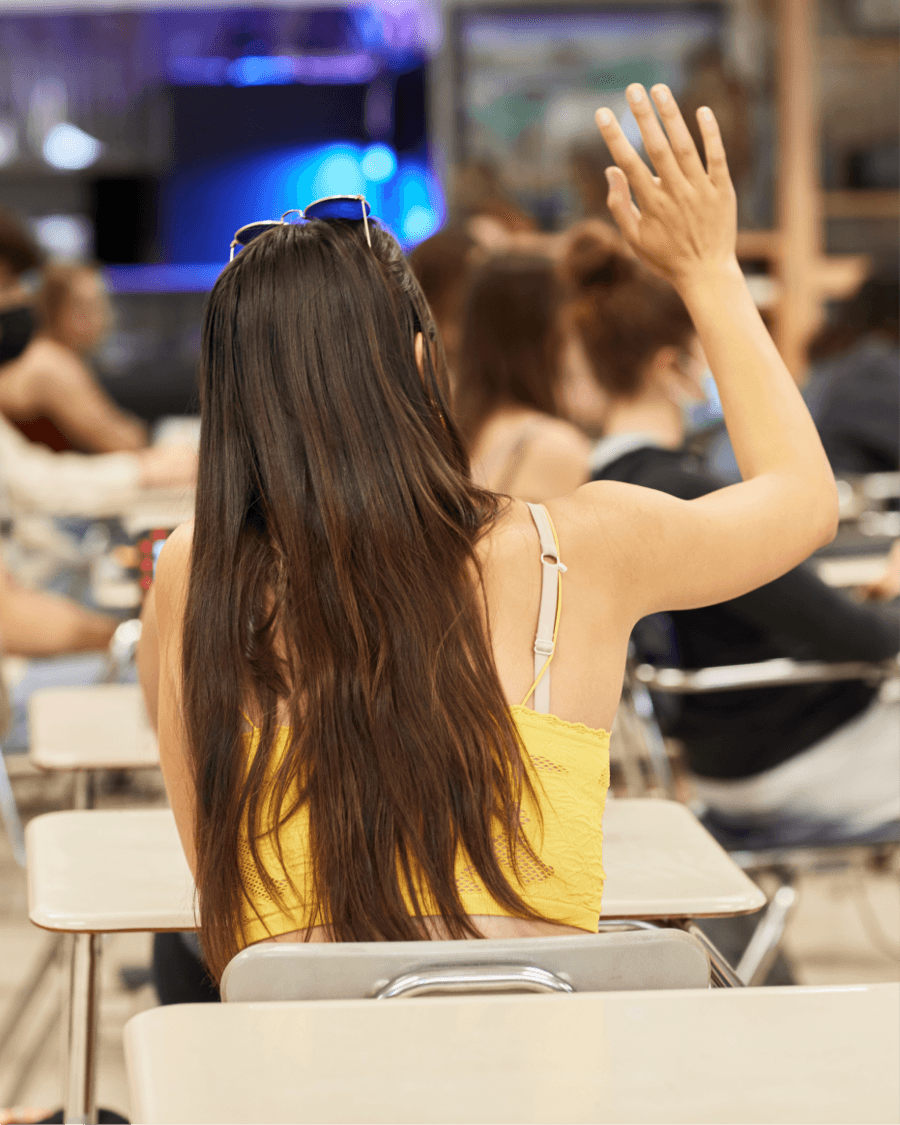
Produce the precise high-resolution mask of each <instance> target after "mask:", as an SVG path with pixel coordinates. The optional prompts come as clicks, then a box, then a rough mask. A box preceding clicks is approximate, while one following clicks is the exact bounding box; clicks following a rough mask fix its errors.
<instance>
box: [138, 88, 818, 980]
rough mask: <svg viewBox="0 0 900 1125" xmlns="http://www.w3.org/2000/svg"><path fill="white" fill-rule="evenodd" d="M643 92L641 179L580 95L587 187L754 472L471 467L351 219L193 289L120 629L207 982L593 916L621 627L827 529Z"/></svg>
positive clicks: (394, 281) (666, 97) (715, 597)
mask: <svg viewBox="0 0 900 1125" xmlns="http://www.w3.org/2000/svg"><path fill="white" fill-rule="evenodd" d="M655 98H656V103H657V105H658V106H659V108H660V111H661V113H662V117H663V120H664V122H665V124H666V128H667V130H668V136H669V137H670V138H671V143H670V141H669V140H668V139H667V138H666V134H665V133H664V132H663V130H662V128H661V126H660V125H659V123H658V121H657V119H656V117H655V114H654V111H653V109H652V107H651V105H650V101H649V98H648V96H647V94H646V92H645V91H644V89H643V87H640V86H633V87H632V88H631V104H632V106H633V107H634V110H635V113H636V116H637V118H638V121H639V123H640V125H641V128H642V131H643V134H644V139H645V143H646V146H647V150H648V152H649V153H650V154H651V157H652V159H653V160H654V163H655V165H656V172H657V177H654V176H653V175H652V174H651V172H650V171H649V169H648V168H647V167H646V165H645V164H643V162H642V161H641V160H640V158H639V157H638V155H637V154H636V153H635V151H634V149H633V148H632V147H631V145H630V144H629V142H628V140H627V139H626V137H625V135H624V134H623V133H622V131H621V129H620V128H619V126H618V124H617V123H616V122H615V120H614V119H613V117H612V115H611V114H609V113H608V112H607V111H601V112H600V114H599V115H598V122H599V125H600V128H601V131H602V133H603V135H604V137H605V139H606V141H607V144H608V145H609V147H610V150H611V152H612V154H613V157H614V159H615V160H616V162H617V164H618V166H619V168H620V169H622V171H619V172H617V173H616V174H615V176H614V178H613V180H612V183H611V189H610V202H611V208H612V210H613V214H614V215H615V216H616V219H617V221H618V222H619V223H620V224H621V225H622V227H623V229H624V231H625V233H626V236H627V237H628V238H629V240H630V241H631V244H632V245H633V247H634V249H635V252H636V253H638V254H639V255H641V256H642V257H643V258H644V259H645V260H646V261H648V262H650V263H651V264H652V265H653V266H655V267H656V268H657V269H659V270H661V271H663V272H664V273H665V274H666V276H667V277H669V278H670V280H671V281H672V283H673V284H674V285H675V286H676V287H678V289H679V291H680V292H681V294H682V297H683V299H684V300H685V303H686V305H687V307H688V308H689V310H690V311H691V313H692V315H693V318H694V322H695V324H696V325H697V329H698V332H699V334H700V337H701V339H702V340H703V344H704V347H705V348H706V351H707V354H708V356H709V357H710V362H711V364H712V366H713V369H714V370H715V371H716V372H717V373H720V377H721V393H722V399H723V403H724V407H725V413H726V417H727V418H728V421H729V425H730V426H731V428H732V436H733V439H734V442H735V447H736V449H738V451H739V456H740V458H741V460H742V465H743V468H744V471H745V474H746V478H747V480H746V483H743V484H740V485H738V486H736V487H735V488H734V489H732V490H730V491H728V492H724V493H718V494H714V495H712V496H710V497H704V498H701V499H699V500H697V501H694V502H690V503H685V502H682V501H680V500H677V499H674V498H672V497H668V496H664V495H663V494H661V493H658V492H655V491H653V490H650V489H639V488H630V487H627V486H622V485H619V484H616V483H602V484H592V485H587V486H585V487H583V488H579V489H578V490H577V491H576V492H574V493H573V494H571V495H569V496H567V497H564V498H562V499H559V500H556V501H553V502H551V503H549V504H548V505H547V506H546V507H543V506H533V507H531V508H529V507H528V506H526V504H524V503H522V502H519V501H515V500H509V499H507V498H503V497H499V496H497V495H496V494H494V493H492V492H489V491H487V490H485V489H482V488H479V487H477V486H476V485H475V484H473V482H472V480H471V477H470V475H469V465H468V458H467V454H466V450H465V445H464V442H463V440H462V438H461V436H460V433H459V431H458V429H457V426H456V423H455V422H454V420H453V416H452V414H451V411H450V405H449V402H448V389H447V377H446V370H445V364H444V359H443V355H442V352H441V348H440V346H439V343H438V342H437V340H436V333H435V332H434V328H433V324H432V318H431V314H430V312H429V310H428V307H427V305H426V303H425V301H424V300H423V298H422V296H421V293H420V290H419V288H418V285H417V284H416V283H415V281H414V279H413V277H412V275H411V273H410V272H409V269H408V267H407V266H406V264H405V262H404V260H403V258H402V255H401V253H400V250H399V247H398V245H397V243H396V242H395V240H394V239H393V238H392V237H391V236H390V235H389V234H388V233H387V232H385V231H384V230H383V229H381V228H380V227H379V226H378V225H377V224H376V223H375V222H373V221H371V220H369V219H363V216H362V215H360V212H359V211H357V212H356V215H357V216H359V217H357V218H355V219H351V218H350V217H349V211H348V212H345V213H343V214H344V217H343V218H325V217H324V214H323V211H322V210H321V205H320V207H319V208H316V209H314V211H313V212H311V211H310V209H309V208H308V209H307V212H306V215H305V221H301V222H297V223H272V224H268V225H266V226H265V227H262V228H261V227H254V228H252V229H253V231H257V230H261V233H259V234H258V237H256V238H254V239H253V240H252V241H250V242H249V243H248V244H247V245H246V247H245V248H244V249H241V250H240V252H239V253H238V254H237V255H236V257H235V259H234V261H233V262H232V263H231V264H230V265H229V266H228V267H227V268H226V269H225V270H224V271H223V273H222V275H221V277H220V278H219V280H218V281H217V283H216V285H215V288H214V290H213V292H212V295H211V298H210V302H209V305H208V309H207V313H206V318H205V324H204V330H203V344H202V372H201V395H202V431H201V450H200V474H199V482H198V493H197V509H196V518H195V520H194V522H193V524H191V525H186V526H184V527H182V528H181V529H179V530H178V531H176V532H175V534H174V535H173V536H172V537H170V539H169V541H168V542H167V543H166V546H165V548H164V549H163V551H162V553H161V556H160V559H159V565H158V572H157V577H156V583H155V586H154V594H153V597H152V598H151V600H150V601H149V602H148V610H147V614H146V622H147V630H146V633H145V638H146V639H145V641H144V642H143V643H142V646H141V669H142V678H143V682H144V686H145V690H146V694H147V698H148V704H149V707H150V710H151V712H152V713H155V712H156V711H157V707H158V722H159V740H160V756H161V760H162V766H163V771H164V775H165V779H166V784H167V788H168V792H169V795H170V798H171V802H172V807H173V810H174V814H175V819H176V823H177V824H178V828H179V831H180V833H181V838H182V841H183V843H184V848H185V853H186V855H187V859H188V862H189V864H190V866H191V869H192V871H193V873H194V876H195V879H196V885H197V890H198V896H199V906H200V923H201V941H202V945H203V949H204V952H205V955H206V957H207V959H208V962H209V966H210V969H211V971H212V973H213V975H214V976H217V977H218V976H219V975H221V973H222V971H223V969H224V967H225V965H226V964H227V962H228V960H229V959H230V958H231V957H232V956H233V955H234V954H235V953H237V952H238V951H239V950H240V949H241V948H243V947H244V946H246V945H247V944H250V943H252V942H255V941H262V940H293V941H302V940H312V941H357V940H400V939H414V938H467V937H497V936H504V935H522V934H533V933H550V934H566V933H571V932H577V931H594V930H596V927H597V921H598V917H599V912H600V900H601V894H602V886H603V868H602V854H601V839H602V836H601V817H602V812H603V805H604V798H605V793H606V788H607V785H608V734H607V733H606V731H607V730H608V728H609V727H610V726H611V725H612V721H613V718H614V716H615V712H616V706H617V704H618V700H619V694H620V691H621V684H622V676H623V670H624V664H625V655H626V648H627V643H628V637H629V635H630V633H631V629H632V627H633V625H634V623H635V622H636V621H637V620H638V619H640V618H641V617H644V616H645V615H646V614H648V613H652V612H654V611H655V610H660V609H671V608H687V607H690V606H695V605H706V604H709V603H712V602H717V601H721V600H722V599H723V598H727V597H733V596H735V595H737V594H739V593H742V592H744V591H746V590H749V589H752V588H753V587H754V586H757V585H759V584H760V583H761V582H765V581H768V580H770V579H771V578H774V577H775V576H776V575H777V574H780V573H782V572H783V571H785V570H786V569H788V568H789V567H791V566H793V565H795V564H796V563H797V562H798V561H799V560H800V559H802V558H805V557H806V556H807V555H808V554H810V552H811V551H813V550H815V549H816V548H817V547H818V546H819V545H820V544H822V543H824V542H825V541H827V540H828V539H829V538H830V537H831V536H832V535H833V534H834V530H835V526H836V521H837V503H836V495H835V487H834V481H833V478H832V476H831V473H830V470H829V468H828V463H827V460H826V458H825V456H824V454H823V452H822V449H821V445H820V444H819V440H818V437H817V435H816V432H815V428H814V427H813V425H812V423H811V421H810V419H809V416H808V414H807V413H806V410H805V407H804V406H803V403H802V400H801V398H800V396H799V394H798V392H797V390H796V387H795V386H794V383H793V380H792V379H791V377H790V375H789V373H788V372H787V371H786V369H785V367H784V364H783V363H782V361H781V359H780V357H779V355H778V353H777V351H776V349H775V347H774V345H773V344H772V342H771V340H770V339H769V336H768V334H767V333H766V331H765V328H764V327H763V325H762V322H761V321H760V320H759V317H758V315H757V313H756V309H755V307H754V305H753V302H752V300H751V298H750V296H749V294H748V292H747V289H746V286H745V284H744V281H743V278H742V276H741V273H740V270H739V269H738V266H737V262H736V260H735V251H734V246H735V229H736V222H735V200H734V193H733V190H732V187H731V182H730V180H729V178H728V172H727V168H726V164H725V157H724V153H723V152H722V148H721V143H720V140H719V137H718V132H717V130H716V126H715V122H714V121H713V119H712V117H711V115H708V116H707V115H701V128H702V131H703V136H704V139H705V143H706V150H707V160H708V167H709V172H708V173H707V171H705V170H704V166H703V164H702V163H701V161H700V158H699V155H698V153H697V151H696V149H695V148H694V145H693V143H692V142H691V140H690V136H689V134H688V131H687V128H686V126H685V124H684V121H683V120H682V118H681V116H680V114H679V113H678V110H677V107H676V106H675V104H674V101H673V99H672V97H671V95H670V94H669V93H668V91H667V90H666V89H665V88H664V87H658V88H657V89H656V92H655ZM629 185H630V190H633V191H634V194H635V198H636V199H637V205H638V207H640V212H639V211H638V207H636V206H635V205H634V204H632V202H631V197H630V194H629ZM357 206H358V201H357ZM313 215H315V216H318V217H313ZM238 241H240V239H238ZM563 564H565V572H564V573H563V571H564V566H563ZM563 590H564V591H565V599H564V601H565V605H563V604H562V602H561V600H560V598H561V593H562V591H563ZM536 625H537V629H536ZM536 632H537V637H536V635H535V634H536ZM551 670H552V686H551V685H550V684H549V681H548V676H549V673H550V671H551ZM532 701H533V702H532ZM529 704H532V706H529Z"/></svg>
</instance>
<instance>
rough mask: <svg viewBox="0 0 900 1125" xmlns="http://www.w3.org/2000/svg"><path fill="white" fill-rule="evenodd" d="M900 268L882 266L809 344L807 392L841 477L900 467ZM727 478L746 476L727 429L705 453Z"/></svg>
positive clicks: (715, 469)
mask: <svg viewBox="0 0 900 1125" xmlns="http://www.w3.org/2000/svg"><path fill="white" fill-rule="evenodd" d="M898 273H900V267H898V264H897V261H896V259H895V260H894V261H892V262H890V263H882V264H881V265H879V266H877V267H876V268H875V269H874V270H873V271H872V273H871V274H870V276H869V277H868V278H867V279H866V280H865V281H864V282H863V283H862V285H861V286H860V287H859V289H858V290H857V291H856V292H855V293H854V294H853V295H852V296H851V297H849V298H848V299H847V300H846V301H840V302H839V303H838V304H837V305H836V306H835V307H834V308H833V309H832V310H831V313H830V315H829V316H828V318H827V320H826V322H825V323H824V324H823V325H822V327H821V328H820V329H819V330H818V332H816V334H815V335H814V336H813V338H812V339H811V340H810V342H809V344H808V345H807V349H806V356H807V359H808V360H809V364H810V367H809V371H808V374H807V378H806V383H805V386H804V390H803V397H804V398H805V399H806V402H807V404H808V406H809V409H810V413H811V414H812V416H813V419H814V421H815V423H816V426H817V427H818V430H819V434H820V436H821V438H822V444H823V445H824V447H825V452H826V453H827V454H828V459H829V461H831V467H832V468H833V469H834V471H835V473H837V475H838V476H855V475H857V474H860V473H891V472H893V473H895V472H897V470H898V469H900V379H898V378H897V372H898V370H900V324H898V321H900V314H898V307H900V279H898ZM706 459H707V462H708V464H709V467H710V468H711V469H712V470H713V472H714V473H716V474H717V475H718V476H721V477H722V478H723V479H725V480H728V481H734V480H737V479H738V478H739V476H740V473H739V472H738V468H737V465H736V463H735V460H734V452H733V451H732V448H731V444H730V442H729V441H728V435H727V434H724V433H723V434H718V435H717V436H716V437H715V438H714V439H713V441H712V442H711V443H710V446H709V449H708V451H707V454H706Z"/></svg>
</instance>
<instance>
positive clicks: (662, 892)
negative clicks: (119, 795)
mask: <svg viewBox="0 0 900 1125" xmlns="http://www.w3.org/2000/svg"><path fill="white" fill-rule="evenodd" d="M26 845H27V853H28V912H29V917H30V918H31V920H32V922H34V923H35V924H36V925H38V926H42V927H44V928H45V929H48V930H61V931H71V932H97V933H101V932H102V933H106V932H113V931H120V930H190V929H193V928H194V927H195V920H194V913H193V899H194V889H193V881H192V879H191V874H190V872H189V870H188V867H187V863H186V861H185V858H184V853H183V852H182V849H181V844H180V841H179V839H178V833H177V830H176V828H175V821H174V818H173V816H172V813H171V811H170V810H168V809H146V810H131V809H127V810H115V811H106V810H104V811H87V812H81V811H73V812H57V813H47V814H46V815H44V816H39V817H35V819H34V820H32V821H31V822H30V823H29V824H28V827H27V829H26ZM603 862H604V867H605V868H606V874H607V879H606V885H605V887H604V892H603V910H602V917H603V918H673V917H676V918H677V917H701V916H704V915H727V914H740V913H745V912H749V911H753V910H758V909H760V907H762V906H763V905H764V903H765V896H764V895H763V893H762V891H761V890H760V889H759V888H758V887H757V886H756V885H755V884H754V883H753V882H751V880H750V879H748V878H747V876H746V875H745V874H744V873H743V872H742V871H741V870H740V868H738V867H737V866H736V864H735V863H734V862H733V861H732V860H731V859H730V857H729V856H728V855H727V854H726V853H725V852H724V851H723V850H722V848H721V847H720V846H719V845H718V844H717V843H716V842H715V840H713V838H712V836H710V835H709V833H708V832H707V831H706V830H705V829H704V828H703V827H702V825H701V824H700V823H699V822H698V821H697V819H696V817H694V815H693V814H692V813H691V812H690V810H688V809H687V808H686V807H685V806H684V805H680V804H678V803H677V802H675V801H657V800H646V799H639V800H627V801H626V800H616V801H610V802H609V803H608V805H607V808H606V813H605V815H604V819H603Z"/></svg>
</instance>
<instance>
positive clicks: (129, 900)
mask: <svg viewBox="0 0 900 1125" xmlns="http://www.w3.org/2000/svg"><path fill="white" fill-rule="evenodd" d="M603 830H604V866H605V868H606V874H607V881H606V885H605V887H604V894H603V910H602V915H601V924H602V923H603V922H605V921H607V920H609V919H612V920H615V919H624V920H629V921H638V922H641V921H643V922H644V924H648V925H657V924H660V923H662V924H670V923H675V924H678V923H680V922H681V920H683V919H690V918H697V917H710V916H724V915H733V914H743V913H750V912H752V911H755V910H759V909H760V908H761V907H762V906H763V905H765V901H766V899H765V895H764V894H763V892H762V891H761V890H760V889H759V888H758V887H757V886H756V884H755V883H753V882H751V880H750V879H749V878H748V877H747V876H746V875H745V874H744V873H743V871H741V870H740V868H738V867H737V866H736V865H735V863H734V862H733V861H732V860H731V858H730V857H729V856H728V855H727V853H726V852H725V851H723V850H722V848H721V847H720V846H719V845H718V844H717V843H716V842H715V840H714V839H713V838H712V836H710V835H709V833H708V832H707V831H706V829H705V828H703V826H702V825H701V824H700V823H699V821H698V820H697V819H696V817H694V815H693V814H692V813H691V812H690V811H689V810H688V809H687V808H686V807H685V806H684V805H681V804H679V803H678V802H675V801H661V800H660V801H657V800H649V799H643V800H628V801H624V800H623V801H610V802H609V804H608V805H607V808H606V813H605V816H604V824H603ZM26 848H27V855H28V871H27V876H28V915H29V917H30V919H31V921H32V922H34V924H35V925H37V926H41V927H42V928H44V929H47V930H53V931H57V932H63V933H71V934H74V935H76V937H75V947H74V950H73V958H72V968H71V974H70V994H71V1000H70V1012H71V1015H70V1024H69V1051H68V1070H67V1079H66V1106H67V1116H66V1120H67V1121H70V1120H83V1119H84V1118H90V1115H91V1107H93V1090H94V1071H95V1064H94V1045H95V1041H96V1020H97V1004H98V963H99V952H100V935H101V934H103V933H114V932H121V931H157V932H159V931H166V930H191V929H194V928H195V927H196V920H195V916H194V886H193V880H192V878H191V874H190V871H189V870H188V867H187V863H186V861H185V858H184V854H183V852H182V850H181V844H180V842H179V839H178V833H177V831H176V828H175V821H174V818H173V817H172V813H171V811H170V810H168V809H148V810H130V809H129V810H121V811H120V810H113V811H106V810H104V811H89V812H87V811H81V810H75V811H71V812H57V813H47V814H45V815H43V816H39V817H35V819H34V820H32V821H31V822H30V823H29V825H28V827H27V829H26ZM646 920H652V921H646ZM697 936H698V937H699V938H700V940H702V941H705V940H706V939H705V938H704V936H703V935H701V934H697ZM710 952H711V956H712V957H713V961H714V972H718V973H719V976H718V978H717V979H719V980H720V981H722V980H725V981H728V982H729V983H736V982H735V981H734V980H733V979H732V976H729V974H731V970H730V968H729V967H728V966H727V965H722V966H721V967H718V968H717V966H716V955H717V951H716V950H715V949H714V947H713V948H711V950H710Z"/></svg>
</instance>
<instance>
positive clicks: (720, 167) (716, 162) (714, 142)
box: [697, 106, 733, 190]
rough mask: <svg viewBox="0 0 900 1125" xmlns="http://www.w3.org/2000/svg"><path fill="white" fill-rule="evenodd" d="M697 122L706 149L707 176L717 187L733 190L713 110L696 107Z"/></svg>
mask: <svg viewBox="0 0 900 1125" xmlns="http://www.w3.org/2000/svg"><path fill="white" fill-rule="evenodd" d="M697 124H698V125H699V126H700V136H701V137H702V138H703V148H704V149H705V151H706V170H707V172H708V174H709V178H710V179H711V180H712V182H713V183H714V184H715V186H716V187H717V188H729V189H731V190H733V188H732V184H731V175H730V174H729V171H728V161H727V159H726V157H725V146H724V145H723V144H722V134H721V133H720V132H719V125H718V122H717V121H716V118H715V115H714V114H713V111H712V110H711V109H707V107H706V106H702V107H701V108H700V109H698V110H697Z"/></svg>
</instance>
